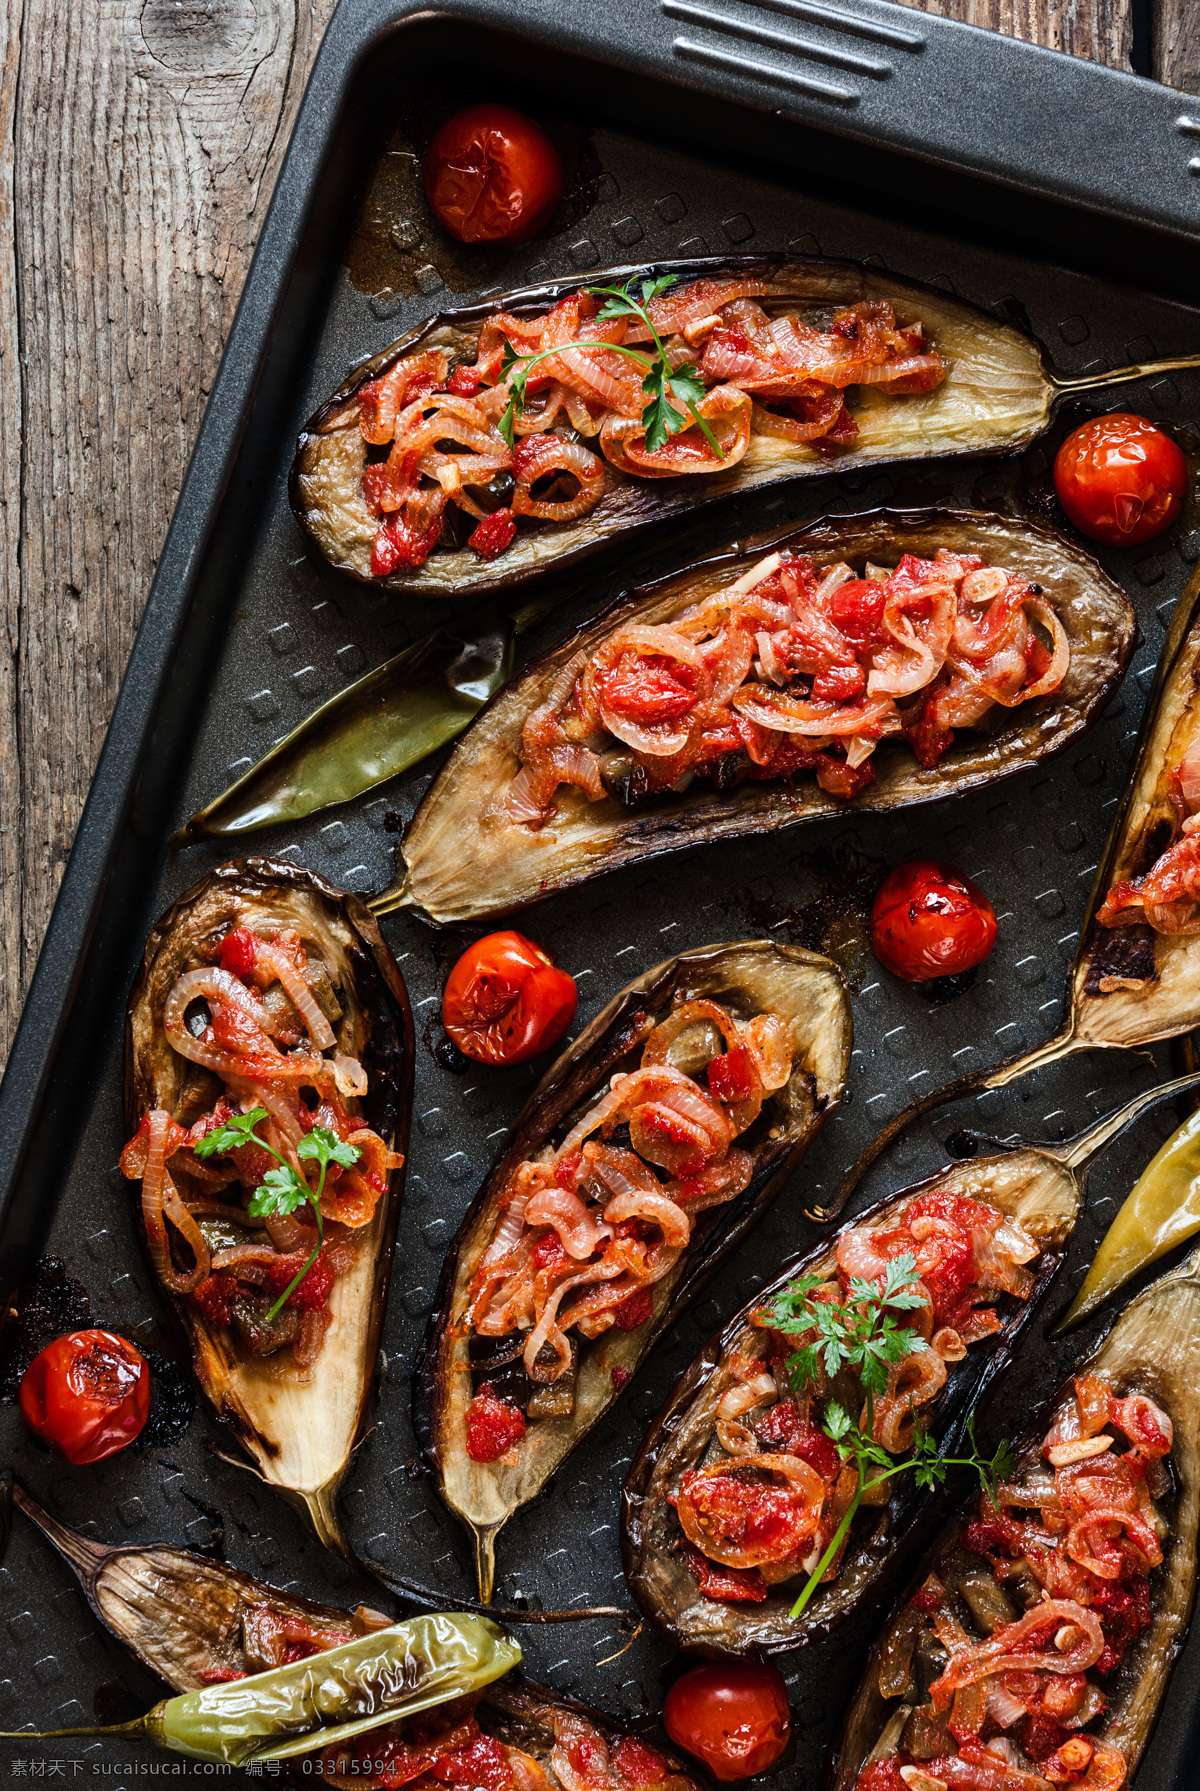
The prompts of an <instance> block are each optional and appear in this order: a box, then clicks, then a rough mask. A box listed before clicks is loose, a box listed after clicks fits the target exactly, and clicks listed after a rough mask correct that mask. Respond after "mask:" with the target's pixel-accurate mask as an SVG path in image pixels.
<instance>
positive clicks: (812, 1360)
mask: <svg viewBox="0 0 1200 1791" xmlns="http://www.w3.org/2000/svg"><path fill="white" fill-rule="evenodd" d="M919 1280H920V1276H919V1275H918V1273H917V1266H916V1262H915V1259H914V1258H913V1257H912V1255H911V1254H909V1253H908V1252H907V1251H906V1252H905V1253H904V1254H903V1255H900V1256H897V1257H894V1258H893V1260H892V1261H891V1262H890V1263H889V1264H888V1268H887V1273H886V1275H885V1276H884V1278H883V1280H882V1281H879V1282H876V1281H866V1280H864V1279H862V1278H861V1277H859V1276H854V1277H852V1278H851V1281H850V1284H849V1287H848V1289H847V1292H846V1298H845V1301H844V1303H842V1302H839V1301H835V1300H818V1299H814V1298H813V1295H814V1294H815V1293H816V1292H817V1290H818V1289H819V1288H827V1287H828V1285H829V1283H828V1282H827V1281H824V1280H822V1278H821V1277H820V1276H818V1275H803V1276H801V1277H800V1278H799V1279H798V1280H796V1281H793V1282H791V1283H790V1284H789V1286H787V1287H786V1288H785V1289H784V1290H783V1292H782V1293H781V1294H779V1295H778V1296H777V1297H776V1299H775V1300H774V1301H773V1302H772V1303H771V1305H769V1306H767V1307H764V1308H763V1310H762V1312H761V1314H760V1315H759V1316H760V1317H761V1319H762V1320H763V1322H765V1323H766V1324H768V1325H769V1326H770V1327H771V1329H772V1330H774V1331H779V1332H782V1333H783V1335H784V1336H789V1337H796V1338H798V1339H800V1343H799V1347H798V1348H797V1349H796V1351H795V1352H794V1354H792V1355H791V1356H789V1358H788V1360H787V1363H786V1366H785V1370H784V1372H785V1373H786V1374H787V1377H788V1379H789V1381H790V1382H791V1385H792V1387H793V1389H794V1390H796V1391H797V1392H800V1391H803V1390H804V1389H805V1388H808V1387H811V1386H813V1385H814V1384H815V1383H816V1382H818V1381H819V1380H820V1379H821V1377H822V1375H827V1376H828V1377H829V1378H830V1379H831V1380H832V1378H833V1377H834V1376H835V1375H837V1374H838V1373H839V1372H840V1371H841V1370H842V1369H843V1368H846V1369H850V1370H851V1371H852V1372H853V1373H854V1374H856V1375H857V1377H858V1379H859V1381H860V1382H861V1383H862V1387H863V1392H864V1394H865V1406H866V1410H865V1412H864V1418H865V1420H866V1421H865V1423H863V1424H859V1423H857V1422H856V1421H855V1419H854V1418H852V1417H851V1415H850V1413H849V1412H847V1410H846V1409H845V1407H844V1406H843V1405H841V1404H839V1403H838V1402H837V1401H836V1400H831V1401H830V1403H829V1405H828V1406H827V1407H826V1410H825V1415H824V1420H823V1423H822V1428H823V1430H824V1432H825V1434H826V1436H827V1437H829V1439H830V1441H831V1442H832V1443H833V1444H834V1446H835V1448H836V1449H837V1452H838V1455H839V1456H840V1458H841V1460H842V1461H843V1462H844V1463H846V1464H849V1465H851V1466H853V1468H854V1469H855V1472H856V1475H857V1485H856V1487H855V1492H854V1497H853V1499H852V1500H851V1502H850V1507H849V1509H848V1510H847V1512H846V1514H845V1516H844V1517H843V1518H842V1520H841V1522H840V1523H839V1525H838V1527H837V1529H836V1530H835V1531H834V1533H833V1536H832V1537H831V1538H830V1541H829V1546H828V1547H827V1548H826V1550H825V1552H824V1554H823V1555H822V1556H821V1558H820V1560H819V1561H818V1562H817V1564H816V1566H815V1567H814V1568H813V1570H812V1572H811V1573H810V1574H809V1576H808V1579H807V1581H806V1582H805V1585H804V1589H803V1591H802V1592H801V1593H800V1596H799V1598H797V1600H796V1602H795V1604H794V1605H793V1606H792V1611H791V1614H792V1616H793V1617H798V1616H799V1615H800V1613H801V1612H802V1611H803V1610H804V1608H805V1606H806V1605H807V1604H808V1603H809V1601H810V1600H811V1598H812V1597H813V1594H814V1593H815V1592H816V1590H817V1587H818V1586H819V1585H820V1583H821V1576H822V1575H823V1574H824V1573H825V1571H826V1569H827V1568H828V1567H829V1565H830V1563H831V1562H832V1561H833V1560H835V1559H836V1557H837V1554H838V1551H839V1549H840V1548H841V1546H842V1543H843V1542H844V1540H845V1538H846V1535H847V1533H848V1531H849V1529H850V1525H851V1524H852V1523H853V1521H854V1517H855V1513H856V1512H857V1511H858V1508H859V1506H860V1505H861V1504H862V1502H863V1499H864V1497H865V1495H866V1494H867V1493H868V1492H869V1491H872V1490H873V1489H874V1488H875V1487H877V1486H882V1485H883V1484H884V1482H885V1481H887V1480H891V1479H892V1478H893V1477H894V1476H895V1475H896V1474H907V1473H911V1474H913V1475H914V1477H915V1479H916V1482H917V1485H918V1486H921V1487H926V1488H930V1489H932V1488H933V1487H935V1486H941V1485H942V1484H943V1483H944V1481H945V1479H946V1475H947V1473H948V1472H949V1470H950V1469H951V1468H952V1467H960V1468H973V1469H974V1471H975V1472H976V1473H977V1474H978V1475H979V1478H980V1481H981V1483H982V1485H983V1487H984V1490H985V1491H986V1492H987V1494H988V1496H989V1497H990V1498H991V1499H992V1500H993V1502H994V1501H995V1497H996V1488H997V1484H998V1482H999V1481H1000V1480H1002V1479H1005V1478H1007V1476H1008V1475H1009V1474H1011V1473H1012V1471H1013V1467H1014V1465H1015V1464H1014V1459H1013V1454H1012V1450H1011V1449H1010V1447H1009V1445H1008V1444H1007V1443H1006V1442H1002V1443H1001V1444H1000V1446H999V1448H998V1449H997V1450H996V1452H995V1454H994V1455H992V1456H984V1455H981V1454H980V1451H979V1449H978V1447H977V1445H976V1442H975V1420H974V1418H973V1417H972V1418H970V1419H968V1421H967V1442H968V1446H969V1450H970V1453H969V1454H968V1455H965V1456H961V1457H952V1456H944V1455H942V1454H940V1452H939V1450H938V1445H937V1441H936V1439H935V1438H934V1437H933V1435H932V1434H931V1433H930V1432H929V1431H927V1430H925V1429H924V1428H923V1427H922V1426H921V1424H920V1422H919V1421H917V1423H916V1426H915V1436H914V1439H913V1446H912V1449H911V1451H910V1453H909V1455H908V1456H907V1457H906V1458H905V1460H904V1461H899V1462H898V1461H896V1460H895V1458H894V1457H893V1456H892V1455H890V1454H889V1453H888V1451H887V1450H886V1449H885V1448H883V1446H882V1444H880V1443H877V1442H876V1441H875V1397H876V1395H877V1394H881V1393H883V1392H885V1391H886V1388H887V1379H888V1368H889V1366H890V1365H891V1364H893V1363H895V1362H900V1361H902V1360H903V1359H904V1357H905V1356H910V1355H915V1354H916V1353H917V1352H918V1351H919V1350H923V1349H927V1348H928V1347H929V1346H928V1345H927V1344H926V1342H925V1340H924V1339H923V1338H922V1336H921V1335H920V1333H919V1332H917V1331H913V1330H910V1329H908V1328H907V1327H905V1326H904V1325H903V1324H902V1323H901V1321H900V1315H902V1314H903V1313H905V1312H911V1311H912V1310H913V1309H914V1308H916V1307H918V1306H921V1305H923V1304H924V1298H923V1295H922V1294H921V1293H920V1292H919V1291H918V1289H917V1285H916V1284H917V1282H918V1281H919Z"/></svg>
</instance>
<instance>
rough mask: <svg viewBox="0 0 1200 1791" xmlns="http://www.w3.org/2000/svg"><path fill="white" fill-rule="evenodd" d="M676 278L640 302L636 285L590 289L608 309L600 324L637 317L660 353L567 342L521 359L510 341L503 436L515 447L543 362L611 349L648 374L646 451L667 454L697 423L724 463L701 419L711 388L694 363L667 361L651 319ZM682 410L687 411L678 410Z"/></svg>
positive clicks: (503, 373)
mask: <svg viewBox="0 0 1200 1791" xmlns="http://www.w3.org/2000/svg"><path fill="white" fill-rule="evenodd" d="M675 280H676V275H674V274H660V275H659V277H658V279H657V280H643V281H642V284H641V294H640V297H639V296H636V295H635V293H634V291H633V287H634V281H633V280H632V279H630V280H626V282H625V284H624V286H589V287H588V288H587V289H586V290H587V292H588V293H589V295H590V296H591V297H592V298H602V299H604V301H605V302H604V305H603V307H602V308H601V310H600V313H599V315H598V317H597V319H596V321H597V322H598V323H609V322H611V320H612V319H613V318H616V317H631V318H634V319H636V320H637V321H638V322H639V323H642V324H644V325H645V327H646V328H647V329H648V330H649V331H650V335H651V338H652V340H653V343H654V353H653V354H648V353H646V352H645V351H643V350H642V349H640V348H627V347H626V346H625V344H624V343H623V342H595V343H590V344H589V342H588V341H587V339H586V338H585V339H583V340H582V341H580V342H577V343H575V342H564V343H561V344H560V345H559V346H558V347H557V348H543V349H541V350H540V351H539V352H538V353H537V354H518V353H517V351H516V349H515V348H514V347H513V345H512V343H511V342H510V341H509V340H508V338H507V337H505V339H504V353H503V356H502V358H501V361H500V377H501V378H502V379H507V380H508V407H507V409H506V410H505V412H504V415H503V416H502V417H501V419H500V424H499V428H500V433H501V435H502V436H503V437H504V439H505V441H506V442H507V443H508V445H509V447H510V448H511V447H512V446H513V439H514V433H515V424H516V419H517V417H518V415H519V414H520V413H521V411H523V410H524V408H525V388H526V386H527V384H528V382H529V375H530V374H531V373H532V371H533V369H534V368H535V367H536V366H537V364H538V362H539V361H545V360H549V359H550V357H551V356H552V355H557V354H561V353H562V351H563V349H564V348H580V347H582V348H586V347H589V346H592V347H596V348H607V349H609V350H611V352H612V353H613V354H621V355H624V356H625V358H626V360H630V361H636V362H637V363H638V365H639V366H641V367H644V368H645V370H646V371H645V376H644V378H643V380H642V390H643V392H645V394H646V397H647V399H648V403H647V405H646V408H645V410H644V411H643V412H642V427H643V428H644V430H645V431H646V447H647V449H648V450H649V451H650V453H652V454H653V453H655V452H656V451H657V450H658V449H659V448H664V447H666V445H667V442H668V440H669V439H670V437H671V436H673V435H678V434H679V432H680V430H681V429H686V428H687V427H688V425H689V424H690V423H695V424H696V426H697V427H698V428H699V430H700V432H701V434H702V435H703V436H704V437H705V439H706V441H708V443H709V444H710V446H711V447H712V449H713V452H714V453H715V454H716V456H717V458H718V460H724V458H725V450H724V448H722V446H721V444H720V442H719V441H718V440H717V438H716V436H715V435H714V434H713V432H712V429H711V428H710V427H709V425H708V424H707V423H706V422H705V420H704V418H703V417H702V416H701V415H700V411H699V408H698V407H699V405H700V404H702V403H703V401H704V398H705V396H706V387H705V384H704V381H703V379H702V378H701V376H700V369H699V368H698V367H697V366H696V365H695V363H694V362H691V361H688V362H685V363H684V365H682V366H680V367H674V368H673V367H672V366H671V363H670V362H669V361H668V359H667V351H666V349H665V348H664V347H663V342H662V337H661V336H660V335H659V333H658V331H657V329H656V328H655V327H654V324H653V322H652V321H651V318H650V310H649V307H650V304H651V302H652V300H654V299H656V298H657V297H658V296H659V294H660V293H662V292H665V291H666V290H667V288H668V286H673V285H674V284H675ZM677 406H682V409H680V408H677Z"/></svg>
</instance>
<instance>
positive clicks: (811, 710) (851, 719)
mask: <svg viewBox="0 0 1200 1791" xmlns="http://www.w3.org/2000/svg"><path fill="white" fill-rule="evenodd" d="M733 707H734V708H735V709H736V710H737V712H738V714H739V715H744V716H745V717H746V719H747V720H748V721H752V722H754V723H755V724H756V726H758V727H760V728H770V729H771V730H772V731H773V732H774V733H777V734H799V735H801V736H802V737H804V738H806V739H811V738H826V737H832V738H835V739H842V738H844V737H845V736H846V735H849V734H861V733H864V732H866V730H867V729H869V728H873V727H878V726H879V724H880V723H881V722H883V721H886V720H887V719H888V718H889V717H890V716H892V715H894V714H895V705H894V704H893V702H892V700H891V698H890V697H878V698H875V699H874V700H872V701H868V702H858V703H842V704H830V703H806V702H801V701H799V700H797V699H796V698H794V697H786V696H784V695H783V694H782V693H781V692H779V691H776V690H771V689H769V688H767V687H766V686H765V685H761V684H751V685H747V686H746V687H745V688H744V689H743V690H742V691H740V692H739V693H738V694H737V695H736V696H735V697H734V698H733Z"/></svg>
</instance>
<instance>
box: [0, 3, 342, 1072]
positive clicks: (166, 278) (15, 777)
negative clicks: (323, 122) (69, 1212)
mask: <svg viewBox="0 0 1200 1791" xmlns="http://www.w3.org/2000/svg"><path fill="white" fill-rule="evenodd" d="M0 4H3V5H4V6H5V7H6V9H7V14H8V17H7V21H6V23H7V39H6V42H7V46H8V51H7V54H8V65H7V67H8V69H9V71H10V73H11V74H12V75H13V76H15V74H16V71H17V60H18V57H19V60H20V68H19V81H15V80H11V79H10V80H8V82H7V85H6V89H5V93H6V100H5V103H6V105H7V107H8V111H7V112H6V113H5V114H4V118H3V123H4V125H5V142H6V143H7V144H8V146H9V150H10V158H9V161H8V162H7V163H6V171H7V172H8V173H9V175H10V185H11V189H12V191H13V195H14V197H15V281H16V286H17V298H18V301H19V306H18V305H14V304H13V303H12V302H11V288H12V284H13V279H14V271H13V268H12V267H11V265H9V266H8V267H7V271H6V272H4V273H0V310H2V313H3V320H4V322H3V327H4V329H5V330H6V331H7V332H8V334H7V335H5V336H4V337H2V338H0V348H2V350H3V352H4V362H5V365H4V377H3V384H2V386H0V431H3V444H4V446H5V447H6V448H8V449H10V453H9V454H8V455H7V456H6V459H5V473H4V477H5V480H6V483H5V485H4V487H3V488H2V490H0V496H2V497H3V499H4V501H5V503H6V515H7V517H8V521H9V526H8V528H7V529H6V531H5V548H4V551H5V553H6V555H8V556H9V557H8V558H7V559H6V560H5V561H4V562H3V570H0V581H5V580H7V581H8V582H7V584H4V583H0V591H2V592H3V593H4V594H5V598H6V600H7V602H8V610H7V611H6V623H7V627H8V643H7V644H8V646H9V651H8V653H7V654H6V655H4V663H3V667H2V668H0V804H2V805H3V809H4V820H2V821H0V825H8V826H9V827H10V829H14V830H15V829H16V828H17V827H18V825H19V829H20V831H19V833H16V832H15V831H13V832H10V833H8V834H5V835H3V836H0V881H2V887H0V927H2V928H3V934H2V937H3V941H4V953H3V956H4V961H5V964H6V967H7V970H8V984H7V987H6V989H5V993H4V1002H3V1006H2V1007H0V1050H3V1049H5V1048H7V1044H8V1041H9V1038H10V1036H11V1027H12V1024H13V1019H14V1016H15V1011H16V1007H17V1004H18V1002H19V999H20V995H21V992H22V990H23V988H24V987H25V985H26V983H27V981H28V978H29V975H30V974H31V972H32V968H33V964H34V962H35V960H36V955H37V951H38V947H39V944H40V941H41V937H42V933H43V931H44V928H45V925H46V921H47V919H48V916H49V912H50V908H51V905H52V903H53V900H54V895H55V892H56V890H57V887H58V883H59V880H60V878H61V875H62V871H63V868H64V865H65V863H66V858H67V854H68V852H69V850H70V845H71V841H72V838H73V837H74V832H75V827H76V824H77V822H78V819H79V814H80V810H81V808H82V806H83V801H84V798H85V795H86V793H87V788H88V784H89V781H90V779H91V775H92V770H93V767H94V765H95V761H96V757H97V755H98V753H99V749H100V745H101V741H102V739H103V736H104V729H105V726H106V724H107V721H108V717H109V714H110V711H111V708H112V704H113V700H114V698H115V695H116V690H117V686H118V684H119V682H120V677H121V673H122V671H123V669H124V666H125V662H126V659H127V657H128V654H129V649H130V646H131V644H132V641H133V636H134V632H135V630H136V628H137V623H138V619H139V617H140V615H141V611H142V606H143V604H144V602H145V596H146V591H147V588H148V586H149V582H150V578H151V576H152V573H153V570H154V565H155V561H156V558H157V555H158V552H159V549H160V547H161V544H162V540H163V536H164V534H165V532H166V527H167V523H168V520H169V518H170V515H171V509H172V506H173V505H174V502H175V498H176V495H177V493H178V489H179V485H180V481H181V479H182V476H183V471H184V468H185V466H186V464H187V457H188V454H189V452H190V449H191V446H192V442H193V440H194V438H195V433H196V429H197V426H198V424H199V421H200V417H201V415H202V413H203V408H204V403H205V399H206V398H207V395H208V392H209V388H210V386H211V384H212V380H213V376H214V374H215V372H216V369H217V364H218V361H219V359H220V355H221V349H222V346H223V344H224V340H225V336H226V332H227V331H228V328H229V324H230V321H231V319H232V316H233V311H234V307H235V306H236V303H237V299H238V296H239V293H240V291H241V286H242V281H243V278H244V276H245V272H246V268H247V266H248V263H249V260H250V256H251V253H252V251H253V247H254V243H255V240H256V237H257V234H258V230H259V228H260V225H261V221H262V216H263V213H264V211H265V208H266V203H267V200H268V198H269V196H270V192H271V189H272V186H273V183H274V179H275V175H276V172H277V169H278V165H279V161H280V158H281V156H282V154H283V151H284V148H285V147H286V144H287V140H288V136H289V134H290V131H291V126H292V121H293V117H294V114H295V110H296V106H297V103H298V101H299V98H300V95H301V93H302V91H303V86H304V81H305V79H306V77H307V73H308V69H309V67H310V65H311V61H312V57H313V54H314V52H315V49H316V47H317V44H318V43H319V41H320V37H321V34H322V32H323V30H324V28H325V25H326V23H327V22H328V19H329V16H330V14H331V12H332V10H333V0H25V19H24V28H23V30H21V29H20V28H19V25H20V20H19V14H20V7H21V4H22V0H0ZM13 88H15V97H14V94H13V92H11V91H10V89H13ZM4 202H5V201H4V199H2V198H0V206H2V205H3V204H4ZM6 223H7V227H5V226H6ZM13 242H14V231H13V220H12V214H11V211H10V213H9V215H8V218H7V220H6V219H5V218H4V216H3V215H0V255H8V254H10V253H11V245H12V244H13ZM5 281H7V286H8V290H7V292H6V289H5ZM18 317H19V319H20V325H19V327H20V347H21V355H22V365H21V367H20V369H19V371H20V373H21V374H22V376H23V390H18V389H17V386H16V380H15V378H14V370H15V369H16V362H17V356H16V354H15V352H14V350H13V345H14V342H15V336H14V333H13V332H14V331H15V330H16V328H17V322H16V320H17V318H18ZM22 413H23V416H24V430H23V436H21V437H20V439H22V441H23V464H22V465H21V468H20V498H21V502H20V508H21V514H22V521H23V529H22V550H21V567H20V587H19V600H18V597H17V594H16V589H15V587H14V586H13V584H12V580H13V577H14V565H13V558H14V556H13V549H14V547H15V542H16V539H17V530H16V527H15V526H14V524H15V518H16V512H17V502H18V500H17V490H16V486H15V472H14V467H15V460H14V455H13V452H12V451H11V450H12V444H13V443H14V442H15V441H16V440H17V439H18V436H19V432H18V430H17V427H16V420H17V419H18V417H19V416H20V415H21V414H22ZM14 643H15V644H14ZM14 655H15V677H16V685H17V688H16V694H15V702H16V705H17V718H18V720H17V725H16V726H15V727H14V725H13V719H12V710H13V701H14V698H13V696H12V695H11V694H9V693H8V691H7V689H6V686H5V683H4V680H5V679H11V678H12V677H13V675H14ZM18 816H19V822H18ZM9 854H12V856H11V858H10V857H9V856H8V855H9Z"/></svg>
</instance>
